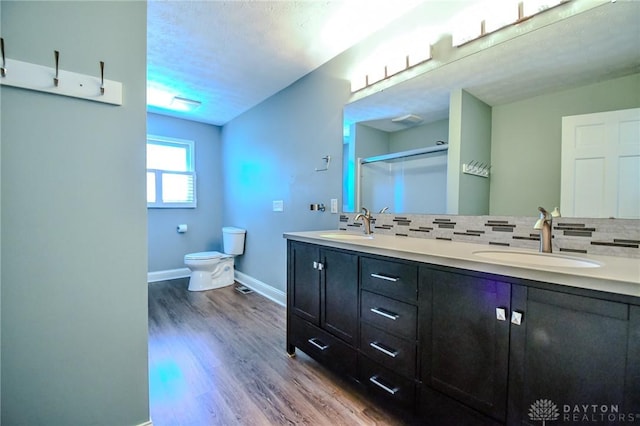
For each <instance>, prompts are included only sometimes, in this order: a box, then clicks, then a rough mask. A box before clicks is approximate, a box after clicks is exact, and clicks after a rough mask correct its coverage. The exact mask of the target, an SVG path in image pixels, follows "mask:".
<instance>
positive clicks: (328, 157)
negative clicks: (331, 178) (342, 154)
mask: <svg viewBox="0 0 640 426" xmlns="http://www.w3.org/2000/svg"><path fill="white" fill-rule="evenodd" d="M322 159H323V160H324V161H325V162H326V164H325V165H324V169H318V168H316V172H324V171H327V170H329V164H330V163H331V156H330V155H327V156H326V157H322Z"/></svg>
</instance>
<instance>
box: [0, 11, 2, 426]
mask: <svg viewBox="0 0 640 426" xmlns="http://www.w3.org/2000/svg"><path fill="white" fill-rule="evenodd" d="M0 34H2V6H0ZM1 125H2V89H0V213H1V212H2V127H1ZM1 231H2V214H0V425H1V424H2V232H1Z"/></svg>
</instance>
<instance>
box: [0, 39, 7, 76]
mask: <svg viewBox="0 0 640 426" xmlns="http://www.w3.org/2000/svg"><path fill="white" fill-rule="evenodd" d="M0 50H2V67H0V75H1V76H2V77H6V76H7V68H6V66H7V61H6V60H5V58H4V39H3V38H2V37H0Z"/></svg>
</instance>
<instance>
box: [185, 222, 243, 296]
mask: <svg viewBox="0 0 640 426" xmlns="http://www.w3.org/2000/svg"><path fill="white" fill-rule="evenodd" d="M245 233H246V231H245V230H244V229H240V228H234V227H224V228H222V234H223V247H224V253H220V252H218V251H203V252H199V253H189V254H187V255H185V256H184V264H185V265H186V266H187V267H188V268H189V269H190V270H191V276H190V277H189V291H204V290H212V289H215V288H220V287H226V286H229V285H231V284H233V282H234V275H233V264H234V261H233V260H234V257H235V256H237V255H240V254H242V253H243V252H244V239H245Z"/></svg>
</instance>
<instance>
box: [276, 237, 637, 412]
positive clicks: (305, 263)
mask: <svg viewBox="0 0 640 426" xmlns="http://www.w3.org/2000/svg"><path fill="white" fill-rule="evenodd" d="M285 238H287V240H288V241H287V250H288V252H287V253H288V257H287V263H288V272H287V352H288V353H289V354H290V355H292V356H293V355H294V354H295V350H296V348H298V349H300V350H302V351H303V352H305V353H306V354H308V355H309V356H311V357H313V358H314V359H316V360H317V361H319V362H321V363H322V364H324V365H326V366H327V367H329V368H331V369H332V370H334V371H336V372H338V373H339V374H341V375H344V376H346V377H350V378H352V379H353V380H355V381H356V382H357V383H359V384H361V385H362V386H363V387H365V388H366V389H368V390H369V391H370V392H371V393H373V394H375V395H377V396H378V397H379V398H381V400H386V401H388V402H389V403H390V404H395V405H398V406H401V407H403V408H405V409H408V410H410V411H413V412H414V413H415V415H416V416H418V417H419V418H420V417H422V418H423V419H425V420H426V419H431V420H434V419H438V420H440V421H441V422H446V423H441V424H460V425H461V424H469V425H478V424H486V425H493V424H509V425H516V424H517V425H521V424H532V425H533V424H540V422H539V420H542V417H544V416H553V415H554V413H556V412H554V411H553V410H551V411H549V410H547V411H544V410H542V408H545V407H542V405H544V403H543V400H547V403H546V404H547V406H546V408H550V407H549V404H552V405H553V406H555V409H556V410H557V414H558V417H556V418H555V420H556V421H557V424H570V423H571V424H576V423H575V422H576V421H578V422H579V421H580V420H582V421H583V422H584V420H585V419H584V418H582V417H580V416H583V415H587V416H589V419H592V420H590V421H591V422H592V423H594V420H593V419H595V418H596V417H598V418H600V417H601V416H605V417H604V420H605V421H608V420H610V419H611V418H608V417H607V416H610V415H614V414H615V416H617V419H618V421H619V419H620V416H626V417H625V418H626V419H629V416H639V419H638V421H640V267H639V266H638V260H637V259H628V258H617V257H605V256H586V255H585V256H581V258H580V259H576V258H572V257H570V256H569V257H567V256H555V255H551V256H546V258H545V256H543V257H538V255H537V254H536V253H535V252H528V251H527V250H513V249H512V250H509V249H504V250H486V249H485V248H486V246H482V245H478V244H469V243H459V242H452V241H439V240H428V239H419V238H407V237H398V236H390V235H378V234H375V236H374V237H373V238H366V237H365V236H363V235H360V234H350V233H346V232H343V233H340V232H336V231H330V232H329V231H325V232H320V231H318V232H293V233H286V234H285ZM501 253H507V254H504V255H503V254H501ZM514 253H515V255H516V257H515V260H514V258H513V257H510V256H512V255H513V254H514ZM518 256H520V257H518ZM550 258H553V259H550ZM565 261H566V262H567V263H562V262H565ZM558 262H559V263H558ZM581 262H583V263H581ZM567 265H569V266H567ZM549 401H550V402H549ZM586 405H589V406H590V407H589V408H586V409H584V406H586ZM591 406H593V407H596V406H597V407H596V408H593V407H591ZM532 408H534V409H539V411H538V416H539V418H532V417H531V416H530V413H531V411H530V410H531V409H532ZM551 408H553V407H551ZM605 408H606V409H607V410H608V411H607V412H606V413H604V412H603V410H605ZM576 410H577V411H576ZM581 410H583V411H586V412H583V411H581ZM589 410H591V411H589ZM616 410H617V411H616ZM613 411H616V412H615V413H613ZM567 416H569V417H567ZM575 416H577V417H575ZM551 419H552V418H551V417H547V418H546V420H551ZM576 419H577V420H576ZM572 422H573V423H572ZM594 424H595V423H594ZM600 424H602V423H600Z"/></svg>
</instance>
